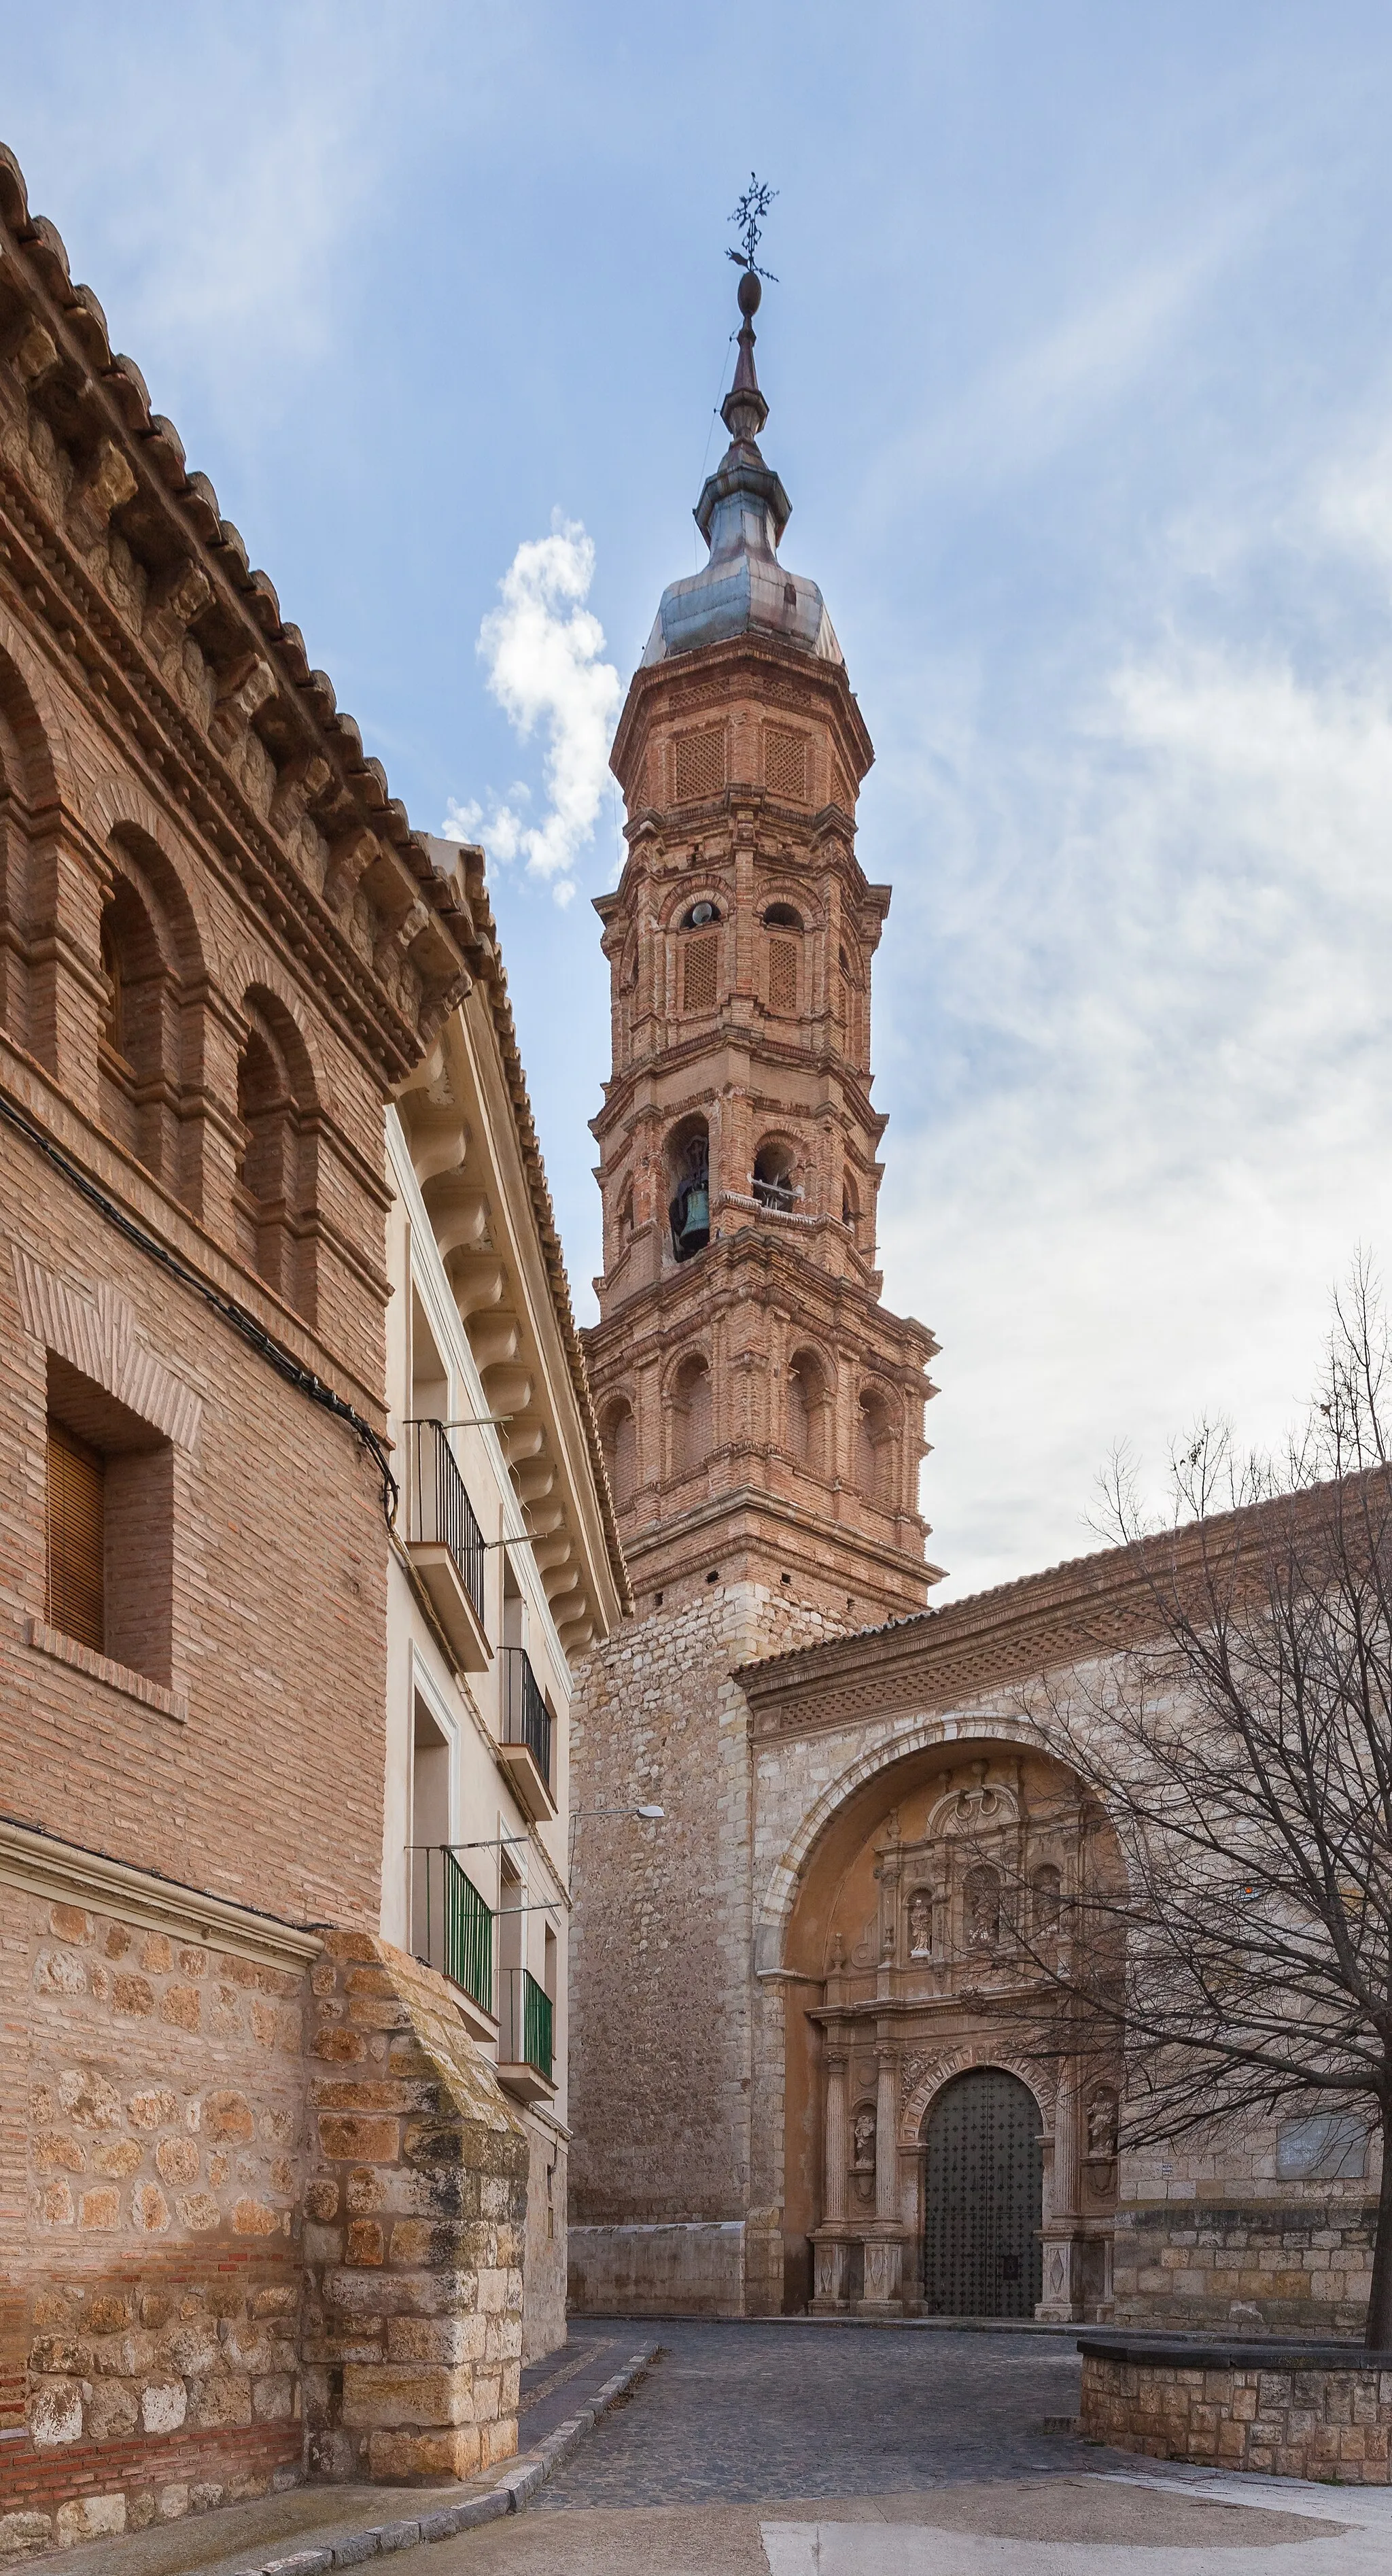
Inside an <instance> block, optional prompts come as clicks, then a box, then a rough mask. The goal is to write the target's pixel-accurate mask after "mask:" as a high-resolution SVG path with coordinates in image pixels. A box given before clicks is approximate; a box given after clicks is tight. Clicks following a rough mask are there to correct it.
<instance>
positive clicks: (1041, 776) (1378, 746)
mask: <svg viewBox="0 0 1392 2576" xmlns="http://www.w3.org/2000/svg"><path fill="white" fill-rule="evenodd" d="M1311 610H1312V622H1313V602H1312V603H1311ZM952 751H953V767H954V770H955V779H954V784H953V787H952V790H951V792H950V793H945V792H944V790H943V788H942V786H941V784H940V783H939V784H937V785H936V786H935V785H934V783H933V771H932V766H931V764H929V765H927V766H926V767H925V771H924V777H923V780H922V782H921V785H922V788H923V791H924V792H925V793H926V794H928V795H930V796H932V797H933V798H934V801H935V804H936V808H937V820H938V823H939V826H940V828H939V831H938V835H937V845H938V849H939V852H940V854H941V855H940V860H939V865H938V869H937V873H936V875H935V880H934V882H933V884H932V887H931V906H932V912H931V921H932V926H933V930H934V932H935V933H936V934H937V936H938V937H939V938H940V940H941V943H942V954H941V961H940V963H939V964H938V965H937V966H936V967H935V995H936V997H937V998H936V1001H935V1008H936V1009H937V1010H938V1011H940V1013H941V1018H940V1021H939V1027H938V1041H939V1045H940V1047H941V1049H942V1054H943V1061H944V1063H945V1064H946V1065H947V1066H948V1068H949V1070H948V1071H947V1073H946V1075H945V1078H944V1083H943V1091H944V1097H943V1100H942V1103H941V1105H940V1106H939V1107H938V1108H937V1109H936V1110H935V1111H934V1113H933V1116H932V1119H931V1121H930V1120H928V1119H925V1118H922V1117H921V1115H920V1116H919V1117H916V1118H915V1120H914V1132H912V1133H911V1134H910V1135H908V1136H907V1137H906V1136H905V1135H904V1133H903V1130H902V1126H901V1127H900V1129H899V1130H898V1133H897V1137H896V1132H895V1131H894V1130H892V1131H891V1137H890V1140H889V1152H888V1180H887V1189H886V1216H885V1230H884V1260H885V1268H886V1273H887V1290H888V1293H889V1295H890V1297H891V1300H892V1301H894V1302H897V1303H900V1304H902V1305H904V1306H908V1307H909V1308H911V1309H912V1310H914V1311H917V1312H919V1313H921V1314H923V1315H924V1316H925V1317H926V1319H927V1320H928V1321H929V1322H930V1323H931V1324H932V1325H933V1327H934V1329H935V1330H936V1331H937V1333H938V1335H939V1337H940V1339H941V1341H942V1342H943V1345H944V1350H943V1357H942V1359H941V1361H940V1362H939V1363H938V1366H937V1367H936V1369H935V1371H934V1375H935V1377H936V1378H937V1379H938V1382H939V1384H940V1385H941V1387H942V1389H943V1395H942V1399H941V1401H940V1402H939V1403H935V1404H934V1405H933V1407H932V1408H931V1410H930V1416H929V1424H928V1429H929V1434H930V1437H932V1438H933V1440H934V1442H935V1444H936V1450H935V1454H934V1456H933V1457H932V1458H930V1460H929V1462H928V1468H927V1474H926V1477H925V1484H924V1497H925V1507H926V1509H927V1510H928V1513H929V1516H930V1518H931V1519H932V1520H933V1521H934V1522H935V1523H936V1524H937V1529H938V1536H937V1539H936V1540H935V1542H934V1547H933V1552H935V1553H938V1552H940V1561H943V1562H946V1563H947V1564H948V1566H949V1568H950V1571H951V1575H952V1589H953V1590H954V1591H961V1590H966V1589H972V1588H975V1587H976V1586H977V1585H979V1584H982V1583H987V1582H992V1581H996V1580H999V1579H1002V1578H1004V1577H1006V1576H1009V1575H1012V1574H1016V1573H1020V1572H1023V1571H1025V1570H1027V1569H1028V1568H1029V1567H1030V1566H1032V1565H1037V1564H1040V1563H1042V1562H1047V1561H1049V1560H1050V1559H1051V1558H1055V1557H1058V1556H1062V1555H1071V1554H1076V1553H1077V1552H1078V1551H1079V1550H1080V1549H1083V1548H1086V1547H1088V1546H1089V1545H1091V1544H1094V1543H1095V1541H1094V1539H1093V1536H1092V1533H1091V1531H1090V1528H1089V1525H1088V1515H1089V1512H1090V1510H1091V1508H1092V1505H1093V1501H1094V1496H1095V1479H1096V1476H1097V1474H1098V1471H1099V1470H1100V1469H1101V1468H1102V1467H1103V1466H1104V1464H1105V1462H1106V1460H1107V1458H1108V1456H1109V1454H1110V1452H1111V1450H1112V1449H1113V1447H1114V1446H1115V1445H1116V1444H1117V1443H1118V1442H1128V1443H1131V1444H1134V1445H1135V1447H1136V1448H1137V1449H1138V1450H1139V1451H1140V1452H1141V1453H1142V1456H1143V1459H1144V1462H1145V1465H1146V1467H1147V1469H1148V1471H1149V1473H1150V1475H1151V1477H1152V1479H1155V1478H1158V1476H1159V1474H1160V1472H1161V1471H1162V1469H1163V1465H1164V1460H1165V1456H1166V1454H1167V1448H1168V1443H1169V1441H1170V1439H1171V1438H1172V1437H1173V1436H1176V1435H1178V1434H1181V1433H1182V1432H1183V1431H1184V1430H1185V1429H1186V1428H1187V1426H1188V1424H1189V1423H1190V1422H1191V1421H1192V1419H1193V1418H1194V1416H1195V1415H1196V1414H1197V1413H1199V1412H1200V1411H1203V1410H1209V1411H1215V1412H1219V1413H1223V1414H1227V1415H1230V1416H1231V1417H1232V1418H1233V1419H1234V1421H1235V1423H1236V1426H1237V1429H1238V1431H1239V1434H1240V1435H1241V1436H1242V1438H1244V1439H1245V1440H1250V1441H1253V1442H1257V1443H1264V1442H1275V1441H1279V1439H1280V1437H1281V1435H1282V1432H1283V1430H1284V1428H1285V1426H1286V1425H1287V1424H1288V1423H1289V1422H1290V1421H1292V1420H1293V1419H1294V1418H1295V1417H1296V1416H1297V1414H1298V1412H1299V1410H1300V1407H1301V1404H1302V1401H1303V1398H1304V1396H1305V1393H1306V1391H1307V1389H1308V1387H1309V1385H1310V1384H1311V1383H1312V1381H1313V1377H1314V1373H1315V1370H1316V1367H1317V1364H1318V1359H1319V1352H1320V1347H1321V1343H1322V1340H1323V1336H1324V1332H1325V1330H1326V1326H1327V1321H1328V1297H1329V1292H1330V1288H1331V1286H1332V1284H1333V1283H1334V1282H1335V1281H1336V1280H1338V1279H1339V1278H1340V1277H1342V1276H1343V1274H1344V1273H1345V1271H1346V1269H1347V1266H1348V1262H1349V1259H1350V1256H1351V1254H1352V1252H1353V1250H1354V1247H1355V1245H1356V1244H1357V1243H1358V1242H1359V1241H1363V1242H1365V1243H1367V1244H1369V1245H1370V1246H1371V1247H1372V1249H1373V1250H1374V1251H1375V1252H1376V1251H1377V1250H1379V1249H1381V1250H1382V1251H1383V1252H1384V1253H1385V1251H1386V1247H1387V1245H1388V1242H1389V1240H1390V1239H1392V1155H1389V1152H1388V1146H1389V1142H1392V1133H1390V1131H1392V1117H1389V1103H1392V1011H1389V1009H1388V1005H1387V990H1388V984H1389V967H1392V868H1389V865H1388V844H1389V838H1392V822H1389V818H1390V817H1392V649H1389V648H1388V646H1387V643H1386V639H1383V644H1382V647H1381V649H1380V650H1378V651H1376V652H1374V653H1372V654H1365V655H1363V656H1362V657H1359V656H1358V655H1356V654H1354V653H1352V652H1348V651H1345V652H1343V653H1341V654H1338V655H1336V656H1333V657H1331V662H1330V665H1329V666H1327V667H1326V668H1325V669H1324V670H1323V671H1322V672H1321V673H1320V674H1319V675H1317V676H1306V675H1302V674H1301V673H1300V672H1299V671H1298V670H1297V669H1296V668H1295V667H1294V666H1293V665H1292V664H1291V663H1290V662H1289V661H1288V660H1285V659H1283V658H1280V657H1279V656H1277V655H1275V654H1273V653H1272V652H1271V651H1270V650H1269V649H1267V648H1263V647H1261V646H1255V645H1254V646H1246V645H1244V644H1242V643H1240V642H1238V641H1236V640H1233V641H1230V642H1228V643H1227V644H1225V645H1223V646H1214V645H1213V644H1211V643H1209V642H1204V643H1199V642H1196V641H1195V640H1194V639H1193V638H1192V636H1191V635H1190V634H1189V633H1188V632H1187V631H1186V629H1185V627H1184V625H1183V623H1182V621H1180V620H1178V619H1176V620H1175V621H1174V622H1173V624H1172V625H1171V627H1170V630H1169V631H1168V633H1166V634H1165V636H1164V637H1163V639H1162V641H1161V642H1159V643H1158V644H1157V645H1156V646H1154V648H1153V649H1152V650H1151V651H1150V652H1149V653H1140V652H1135V653H1133V654H1132V655H1131V656H1129V657H1128V658H1127V660H1126V661H1125V662H1124V663H1123V664H1122V665H1121V667H1119V668H1118V669H1117V670H1115V671H1114V672H1113V673H1112V674H1111V675H1110V676H1104V677H1102V678H1100V679H1098V680H1097V681H1096V682H1095V683H1094V685H1093V689H1092V694H1091V698H1090V700H1089V701H1088V702H1087V703H1086V704H1084V705H1080V704H1076V703H1075V704H1074V705H1073V706H1072V707H1071V708H1069V709H1067V710H1066V711H1063V712H1062V713H1061V714H1060V716H1059V722H1058V728H1057V732H1056V734H1055V736H1054V740H1053V743H1052V744H1050V745H1046V746H1041V744H1040V743H1039V742H1038V741H1037V740H1036V741H1032V742H1029V743H1026V744H1023V745H1022V744H1019V743H1016V744H1014V745H1007V746H1003V745H1002V744H1001V743H999V742H989V741H987V740H986V739H985V738H984V735H983V734H982V733H979V732H974V731H972V730H971V729H970V728H969V727H964V728H963V730H962V733H961V736H960V738H959V739H958V740H957V742H956V743H955V744H954V745H953V747H952ZM906 891H907V890H906ZM929 895H930V890H929V889H928V888H926V887H925V888H923V889H921V890H920V889H918V888H915V889H914V891H913V894H912V896H911V901H913V902H914V903H915V904H916V905H918V904H922V905H923V907H924V909H923V912H922V914H921V915H920V916H918V917H916V918H915V920H914V922H913V923H912V925H906V924H904V923H903V920H902V913H901V921H900V939H901V941H904V942H905V944H906V945H907V946H908V947H909V948H910V949H912V948H914V947H916V946H918V944H919V939H920V934H921V935H922V937H923V938H925V939H926V937H927V936H928V935H929V934H928V922H929V914H928V910H927V905H928V900H929ZM888 944H889V943H887V945H888ZM915 1006H916V1007H917V1013H918V1017H919V1021H920V1023H921V1017H922V1008H923V1003H922V995H921V993H920V994H919V995H917V996H915V995H914V993H913V992H912V990H911V988H910V986H909V983H908V980H907V978H906V979H905V982H904V986H903V988H902V991H900V992H895V993H894V994H893V996H892V1005H891V1007H892V1011H893V1013H895V1014H902V1017H903V1022H904V1028H903V1034H902V1038H900V1036H899V1032H898V1030H897V1028H895V1027H894V1026H893V1025H892V1026H891V1028H890V1030H889V1032H888V1034H889V1035H890V1036H891V1038H893V1039H895V1040H896V1041H897V1042H899V1043H901V1044H902V1045H903V1046H904V1047H905V1048H908V1047H909V1046H910V1045H912V1043H913V1037H912V1025H911V1024H912V1016H913V1013H914V1010H915ZM954 1054H955V1055H956V1057H957V1058H958V1061H959V1063H960V1068H961V1070H960V1074H959V1075H957V1076H956V1077H955V1078H954V1076H953V1075H952V1073H951V1071H950V1065H951V1060H952V1058H953V1056H954Z"/></svg>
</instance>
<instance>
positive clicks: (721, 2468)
mask: <svg viewBox="0 0 1392 2576" xmlns="http://www.w3.org/2000/svg"><path fill="white" fill-rule="evenodd" d="M651 2331H652V2332H653V2333H654V2334H656V2335H660V2337H661V2340H662V2344H663V2358H662V2360H661V2361H660V2362H659V2363H658V2364H657V2366H656V2368H655V2369H654V2370H652V2371H651V2372H650V2373H649V2375H648V2378H647V2380H646V2381H645V2382H644V2383H643V2386H642V2388H641V2389H640V2390H639V2391H638V2393H637V2394H636V2395H635V2397H634V2398H633V2399H632V2400H631V2401H630V2402H629V2403H628V2404H626V2405H624V2406H621V2407H618V2408H616V2409H615V2411H614V2413H613V2415H612V2416H611V2417H609V2418H608V2419H607V2420H606V2421H605V2422H604V2423H603V2424H602V2425H599V2426H597V2427H596V2429H595V2433H594V2436H593V2437H592V2439H591V2440H590V2441H588V2442H585V2443H582V2444H581V2447H580V2449H579V2450H578V2451H577V2452H576V2454H575V2456H574V2458H573V2459H571V2460H569V2461H567V2463H566V2465H565V2467H564V2468H563V2469H561V2470H560V2471H558V2473H557V2475H556V2476H555V2477H554V2478H553V2479H552V2480H551V2482H550V2484H549V2485H548V2486H547V2487H546V2488H545V2489H544V2490H543V2493H542V2495H541V2496H539V2497H538V2499H537V2506H536V2508H534V2509H539V2510H541V2511H544V2512H558V2511H564V2510H566V2509H567V2508H571V2507H574V2506H577V2505H674V2504H704V2503H710V2502H716V2501H718V2502H720V2503H724V2504H758V2503H763V2502H766V2501H771V2500H773V2499H776V2498H792V2497H800V2496H807V2497H811V2496H847V2495H875V2494H878V2493H881V2492H884V2491H886V2490H888V2489H890V2488H913V2487H922V2486H931V2485H934V2484H935V2483H936V2482H937V2481H938V2480H939V2479H942V2478H982V2477H997V2476H1002V2475H1011V2476H1015V2477H1024V2476H1034V2477H1038V2476H1041V2475H1042V2476H1048V2475H1050V2474H1051V2473H1056V2472H1057V2470H1058V2468H1059V2467H1060V2465H1062V2462H1063V2459H1064V2456H1065V2455H1072V2454H1073V2453H1074V2451H1075V2446H1074V2444H1072V2443H1071V2442H1069V2441H1068V2440H1067V2439H1060V2438H1059V2437H1058V2436H1057V2435H1050V2434H1046V2433H1044V2432H1042V2431H1041V2429H1040V2427H1041V2425H1042V2423H1043V2421H1044V2418H1045V2417H1046V2416H1050V2415H1072V2414H1074V2413H1075V2412H1076V2409H1077V2403H1078V2369H1079V2365H1078V2356H1077V2353H1076V2350H1075V2349H1074V2340H1073V2337H1072V2336H1071V2335H1066V2334H1065V2335H1060V2336H1058V2337H1055V2336H1053V2335H1049V2336H1043V2335H1026V2334H1022V2335H1012V2334H950V2333H943V2332H940V2331H937V2330H936V2329H935V2330H932V2331H929V2332H926V2333H913V2332H910V2333H902V2332H887V2331H885V2330H884V2329H883V2328H881V2327H876V2326H808V2325H803V2324H796V2323H790V2324H788V2325H782V2324H769V2325H704V2324H689V2325H688V2324H676V2323H673V2324H664V2325H660V2326H655V2327H653V2328H652V2329H651ZM1083 2456H1085V2457H1089V2456H1092V2455H1090V2454H1084V2455H1083Z"/></svg>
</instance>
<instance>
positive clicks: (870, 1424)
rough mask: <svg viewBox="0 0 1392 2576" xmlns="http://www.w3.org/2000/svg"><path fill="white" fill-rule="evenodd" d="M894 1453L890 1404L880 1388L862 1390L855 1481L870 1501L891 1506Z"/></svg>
mask: <svg viewBox="0 0 1392 2576" xmlns="http://www.w3.org/2000/svg"><path fill="white" fill-rule="evenodd" d="M893 1457H894V1430H893V1423H892V1420H891V1416H890V1410H889V1405H888V1403H887V1401H886V1399H885V1397H884V1396H883V1395H881V1394H880V1393H879V1391H878V1389H877V1388H875V1387H866V1388H865V1389H864V1391H863V1392H862V1395H861V1399H860V1404H859V1408H858V1417H857V1422H856V1483H857V1485H858V1486H859V1488H860V1491H861V1492H862V1494H864V1496H865V1498H866V1500H867V1502H872V1503H878V1504H880V1505H881V1507H882V1508H884V1509H888V1508H889V1507H890V1505H891V1504H892V1501H893V1495H892V1492H891V1487H890V1479H891V1470H892V1466H893Z"/></svg>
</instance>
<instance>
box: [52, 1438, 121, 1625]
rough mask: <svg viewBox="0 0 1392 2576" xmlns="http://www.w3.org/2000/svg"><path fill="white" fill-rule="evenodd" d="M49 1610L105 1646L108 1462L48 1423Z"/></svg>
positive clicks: (59, 1622)
mask: <svg viewBox="0 0 1392 2576" xmlns="http://www.w3.org/2000/svg"><path fill="white" fill-rule="evenodd" d="M44 1616H45V1618H46V1620H47V1622H48V1625H49V1627H50V1628H59V1629H61V1630H62V1633H63V1635H64V1636H65V1637H72V1638H75V1639H76V1641H77V1643H78V1645H79V1646H90V1647H91V1649H92V1651H93V1653H94V1654H98V1655H100V1654H104V1653H105V1651H106V1462H105V1460H104V1459H103V1457H102V1455H101V1452H100V1450H98V1449H91V1448H89V1447H88V1445H87V1442H86V1441H85V1440H79V1439H78V1438H77V1437H76V1436H75V1434H74V1433H73V1432H71V1431H69V1430H67V1429H66V1428H65V1426H64V1425H63V1424H62V1423H61V1422H55V1421H54V1420H53V1418H52V1416H51V1415H50V1417H49V1424H48V1597H47V1602H46V1606H45V1610H44Z"/></svg>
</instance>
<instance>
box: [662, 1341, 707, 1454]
mask: <svg viewBox="0 0 1392 2576" xmlns="http://www.w3.org/2000/svg"><path fill="white" fill-rule="evenodd" d="M671 1408H672V1473H673V1475H674V1476H689V1475H690V1474H691V1473H692V1471H693V1470H694V1469H695V1468H697V1467H700V1466H703V1465H704V1464H705V1461H706V1459H707V1458H708V1457H709V1456H710V1452H711V1419H712V1405H711V1373H710V1362H709V1360H708V1359H707V1358H706V1355H705V1353H704V1351H691V1352H689V1353H688V1355H687V1357H686V1358H685V1359H684V1360H683V1361H682V1362H681V1364H680V1366H679V1367H678V1369H677V1372H676V1375H675V1377H674V1378H673V1380H672V1398H671Z"/></svg>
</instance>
